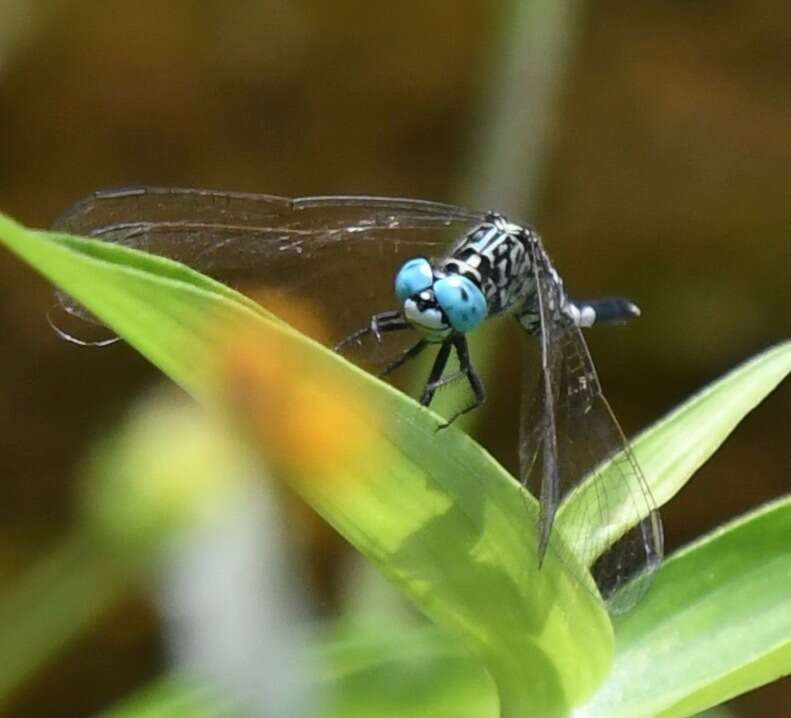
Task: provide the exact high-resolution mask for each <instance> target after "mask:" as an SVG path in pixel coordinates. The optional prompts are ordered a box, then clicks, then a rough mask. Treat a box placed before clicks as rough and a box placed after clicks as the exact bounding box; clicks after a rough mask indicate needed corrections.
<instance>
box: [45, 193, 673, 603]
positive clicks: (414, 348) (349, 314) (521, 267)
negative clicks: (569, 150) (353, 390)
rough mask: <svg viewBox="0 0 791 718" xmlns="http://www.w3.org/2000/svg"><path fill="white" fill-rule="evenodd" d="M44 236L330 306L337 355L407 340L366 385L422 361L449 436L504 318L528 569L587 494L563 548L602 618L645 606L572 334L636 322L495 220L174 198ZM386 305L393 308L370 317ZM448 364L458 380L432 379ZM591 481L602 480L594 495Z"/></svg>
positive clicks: (630, 531)
mask: <svg viewBox="0 0 791 718" xmlns="http://www.w3.org/2000/svg"><path fill="white" fill-rule="evenodd" d="M56 228H57V229H61V230H65V231H68V232H71V233H74V234H81V235H85V236H88V237H93V238H98V239H102V240H105V241H110V242H115V243H119V244H123V245H127V246H132V247H135V248H138V249H142V250H147V251H149V252H152V253H154V254H161V255H164V256H167V257H170V258H171V259H175V260H178V261H182V262H184V263H185V264H188V265H190V266H192V267H194V268H196V269H198V270H201V271H204V272H206V273H208V274H210V275H214V276H216V277H218V278H221V279H224V280H226V281H230V282H232V283H236V284H244V283H245V282H254V283H255V284H258V285H264V286H267V287H268V288H269V289H272V290H276V291H278V292H280V293H281V294H282V295H283V296H286V297H287V296H289V295H294V294H297V293H298V294H300V295H304V296H305V297H306V298H308V299H311V298H312V299H314V300H316V301H319V302H323V303H325V304H326V303H327V302H328V301H331V302H332V314H333V317H334V318H335V319H336V328H337V330H338V336H337V338H336V345H335V346H336V349H338V350H341V351H344V350H346V349H348V348H350V347H352V346H354V345H355V344H358V343H360V342H362V341H363V340H365V339H368V340H370V339H371V338H373V340H374V343H375V344H380V343H381V342H382V340H383V337H384V336H385V335H387V336H392V335H399V336H407V335H411V337H412V339H411V341H410V343H409V344H402V345H401V347H400V348H399V350H398V352H397V353H396V354H395V355H393V356H391V357H390V358H389V361H387V362H386V363H385V365H384V367H383V368H382V369H381V371H380V373H381V374H385V375H386V374H390V373H391V372H393V371H394V370H395V369H396V368H398V367H400V366H402V365H403V364H405V363H406V362H408V361H409V360H410V359H412V358H414V357H415V356H417V355H418V354H420V353H422V352H424V351H425V350H427V349H429V348H436V356H435V359H434V362H433V366H432V368H431V371H430V374H429V377H428V381H427V382H426V384H425V386H424V389H423V391H422V393H421V395H420V402H421V403H422V404H424V405H429V404H431V402H432V400H433V399H434V397H435V394H436V392H437V391H438V390H439V389H441V388H443V387H444V386H446V385H448V384H449V383H451V382H452V381H455V380H458V379H462V380H466V382H467V383H468V384H469V387H470V388H471V390H472V392H471V397H472V401H470V402H469V403H468V404H466V405H465V406H463V407H461V408H460V409H458V410H456V411H455V412H453V413H452V414H451V416H450V417H449V420H448V421H449V422H452V421H453V420H454V419H455V418H457V417H458V416H459V415H460V414H462V413H465V412H467V411H469V410H471V409H474V408H475V407H477V406H478V405H479V404H480V403H481V402H482V401H483V400H484V397H485V390H484V385H483V383H482V381H481V380H480V378H479V377H478V375H477V373H476V371H475V367H474V363H473V359H472V357H471V356H470V352H469V348H468V344H467V334H468V333H469V332H471V331H473V330H474V329H476V327H478V326H479V325H480V324H481V323H482V322H484V321H486V320H487V319H489V318H491V317H495V316H497V315H510V316H512V317H513V318H514V319H515V320H516V322H515V326H519V327H521V330H522V331H525V332H527V333H528V334H529V335H532V336H534V337H535V338H536V339H537V340H538V344H539V347H540V357H541V358H540V365H539V368H538V383H537V388H536V391H535V392H534V394H533V396H532V398H530V397H527V398H526V399H525V400H524V402H523V403H524V406H523V408H522V412H521V413H522V418H521V422H520V441H519V444H520V479H521V480H522V481H523V482H524V483H525V485H527V487H528V488H529V489H530V490H531V491H532V492H533V493H534V494H535V495H536V496H537V497H538V499H539V502H540V516H539V527H538V537H539V538H538V552H539V557H540V559H543V557H544V554H545V552H546V551H547V548H548V546H549V544H550V537H551V535H552V528H553V525H554V523H555V517H556V514H557V513H558V511H559V510H561V511H562V504H563V501H564V499H566V498H567V497H568V496H569V494H570V493H571V492H574V491H584V490H587V492H588V500H587V501H582V502H577V503H578V504H580V505H581V506H583V507H584V508H583V509H581V510H583V511H584V512H585V514H586V515H585V516H584V517H577V522H578V523H579V522H582V523H584V524H585V525H586V526H587V527H588V528H589V530H586V531H584V532H583V533H579V532H578V533H577V542H578V545H575V546H573V547H572V548H573V549H574V550H575V551H578V552H579V553H580V554H582V556H583V557H584V559H585V560H586V561H588V562H590V563H592V564H593V573H594V577H595V578H596V581H597V584H598V586H599V589H600V591H601V593H602V594H603V595H604V597H605V598H607V599H608V600H609V603H610V606H611V610H614V611H622V610H626V609H628V608H629V607H630V606H631V605H633V604H634V603H635V602H636V601H637V600H638V599H639V598H640V596H641V595H642V594H643V592H644V591H645V590H646V588H647V586H648V585H649V583H650V577H651V575H652V574H653V572H654V571H655V570H656V568H657V566H658V565H659V563H660V561H661V559H662V553H663V539H662V525H661V522H660V519H659V514H658V512H657V510H656V507H655V505H654V502H653V499H652V497H651V493H650V491H649V489H648V486H647V484H646V481H645V479H644V477H643V474H642V472H641V470H640V467H639V465H638V463H637V461H636V460H635V457H634V455H633V453H632V451H631V449H630V447H629V444H628V442H627V441H626V439H625V438H624V434H623V432H622V431H621V428H620V426H619V425H618V422H617V421H616V419H615V417H614V415H613V413H612V411H611V409H610V407H609V404H608V403H607V401H606V399H605V398H604V396H603V394H602V391H601V387H600V384H599V380H598V377H597V374H596V370H595V368H594V365H593V362H592V361H591V358H590V354H589V352H588V348H587V345H586V343H585V340H584V338H583V336H582V332H581V328H582V327H590V326H593V325H597V324H604V323H611V322H623V321H626V320H629V319H631V318H633V317H635V316H637V315H638V314H639V311H638V309H637V307H636V306H635V305H634V304H633V303H632V302H630V301H629V300H626V299H621V298H607V299H596V300H590V301H578V300H573V299H571V298H570V297H569V296H568V294H567V293H566V291H565V288H564V285H563V281H562V279H561V278H560V275H559V274H558V273H557V271H556V270H555V268H554V267H553V266H552V263H551V262H550V260H549V257H548V256H547V253H546V251H545V250H544V247H543V244H542V241H541V238H540V237H539V235H538V234H537V233H536V232H535V231H534V230H532V229H531V228H529V227H526V226H523V225H520V224H515V223H513V222H510V221H509V220H507V219H506V218H504V217H503V216H501V215H499V214H496V213H491V212H489V213H483V212H476V211H472V210H467V209H463V208H460V207H456V206H453V205H447V204H438V203H433V202H424V201H420V200H413V199H393V198H382V197H351V196H349V197H346V196H337V197H305V198H300V199H287V198H282V197H273V196H268V195H258V194H241V193H230V192H214V191H208V190H192V189H173V188H136V189H124V190H115V191H105V192H98V193H96V194H94V195H91V196H90V197H88V198H86V199H84V200H83V201H81V202H79V203H78V204H76V205H75V206H74V207H73V208H71V209H70V210H69V211H68V212H66V213H65V214H64V215H63V216H62V217H61V218H60V219H59V220H58V222H57V223H56ZM394 280H395V298H394V299H393V300H388V297H389V296H392V293H393V281H394ZM396 300H397V302H398V305H397V306H395V307H393V306H392V305H391V308H388V307H387V305H386V304H384V303H385V302H388V301H393V303H394V304H395V301H396ZM65 306H66V308H67V310H70V311H72V312H78V311H79V310H77V309H76V308H75V307H74V305H73V304H69V303H68V301H67V302H66V304H65ZM452 353H455V355H456V357H457V359H458V370H457V371H454V372H451V373H450V374H446V367H447V365H448V361H449V359H450V357H451V354H452ZM596 472H598V473H599V474H607V475H608V480H607V481H601V482H598V483H597V482H596V481H592V480H591V476H592V475H593V474H594V473H596ZM602 537H603V538H602Z"/></svg>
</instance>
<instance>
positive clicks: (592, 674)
mask: <svg viewBox="0 0 791 718" xmlns="http://www.w3.org/2000/svg"><path fill="white" fill-rule="evenodd" d="M0 241H3V242H4V243H5V244H6V246H8V247H9V248H10V249H11V250H12V251H14V252H15V253H16V254H18V255H19V256H20V257H22V258H23V259H25V260H26V261H28V262H29V263H30V264H31V265H32V266H33V267H35V268H36V269H37V270H38V271H40V272H42V273H43V274H45V275H46V276H47V277H49V278H50V279H51V280H52V281H54V282H56V283H57V284H58V285H59V286H60V287H61V288H63V289H64V290H65V291H67V292H68V293H69V294H71V295H72V296H73V297H74V298H75V299H77V300H78V301H79V302H80V303H81V304H83V305H84V306H85V307H87V308H88V309H89V310H90V311H91V312H93V313H94V314H95V315H96V316H98V317H99V318H100V319H102V321H104V322H105V323H107V324H108V325H109V326H110V327H112V328H113V329H114V330H115V331H117V332H118V333H119V334H120V335H121V336H122V337H124V338H125V339H126V340H127V341H128V342H129V343H130V344H131V345H132V346H134V347H135V348H137V349H138V350H139V351H140V352H141V353H143V354H144V355H145V356H146V357H148V358H149V359H150V360H151V361H152V362H153V363H154V364H156V365H157V366H158V367H159V368H160V369H162V371H163V372H165V373H166V374H167V375H168V376H170V377H171V378H172V379H173V380H174V381H176V382H178V383H179V384H181V385H182V386H184V387H185V388H187V389H188V390H189V391H190V392H192V393H193V395H195V396H197V397H200V398H201V399H202V400H205V401H208V402H210V403H213V402H216V401H220V402H221V403H222V402H224V401H225V400H226V399H227V397H225V396H223V394H222V392H223V386H222V383H221V382H218V380H217V366H218V364H222V362H223V361H224V359H225V356H224V353H223V352H224V349H225V344H226V343H227V340H228V338H229V334H228V328H229V327H240V326H249V325H253V326H255V327H256V330H258V331H260V333H261V335H262V336H263V337H264V338H265V341H266V342H267V343H268V344H269V345H270V346H271V351H270V352H269V353H270V354H271V355H272V356H274V357H278V356H288V357H295V360H294V362H293V363H294V365H295V367H297V368H298V369H299V371H297V372H296V374H295V376H294V377H291V379H289V377H288V376H283V377H282V381H283V382H287V381H290V380H293V381H295V382H297V381H299V379H300V377H301V376H307V377H309V378H313V377H320V382H318V385H317V386H319V388H318V389H317V388H316V386H313V387H312V388H311V391H312V392H313V393H312V394H310V399H311V400H312V401H313V400H317V399H320V400H322V401H324V400H325V399H326V397H325V396H324V395H323V393H322V390H321V388H320V387H321V386H324V385H325V384H326V386H332V385H333V384H334V383H335V382H341V383H343V385H344V386H346V387H347V392H348V395H349V396H350V397H354V398H356V397H368V398H369V399H370V401H371V403H372V405H373V406H374V408H375V410H376V412H377V415H378V416H379V417H381V421H380V422H379V423H378V426H379V430H378V435H377V439H376V441H375V442H372V443H371V445H370V446H369V447H367V451H366V453H365V457H363V458H364V460H363V459H360V460H351V461H349V463H348V466H347V467H345V468H344V472H345V480H344V481H343V482H337V481H336V482H334V483H333V482H332V481H324V480H322V479H323V478H324V477H323V476H322V475H321V472H320V471H318V472H317V475H316V477H315V478H316V480H314V481H305V480H303V481H301V482H299V483H298V484H296V488H297V489H298V490H299V491H300V492H301V493H302V495H303V496H304V497H305V498H306V500H307V501H308V502H309V503H311V504H312V505H313V506H314V508H316V510H317V511H319V513H321V514H322V515H323V516H324V517H325V518H326V519H327V520H328V521H329V522H330V523H331V524H332V525H333V526H334V527H335V528H336V529H337V530H338V531H339V532H340V533H341V534H342V535H344V536H345V537H346V538H347V539H348V540H349V541H350V542H351V543H352V544H353V545H355V546H356V547H357V548H358V549H359V550H360V551H361V552H362V553H364V554H365V555H366V556H367V557H368V558H370V559H371V560H372V561H374V562H375V563H376V564H377V565H378V566H379V568H380V569H381V570H382V571H383V572H384V574H385V575H386V576H388V577H389V579H390V580H391V581H392V582H393V583H395V584H396V585H397V586H399V587H400V588H401V589H402V590H403V591H404V593H405V594H406V595H408V596H409V597H410V598H411V599H412V600H413V601H414V602H415V603H416V605H418V606H419V607H420V608H421V610H422V611H424V612H425V613H426V614H427V615H428V616H429V617H431V618H432V619H433V620H435V621H436V622H437V623H439V624H441V625H443V626H445V627H446V628H449V629H451V630H452V631H455V632H456V634H457V635H459V636H460V637H461V638H462V639H463V641H464V643H465V645H466V646H467V648H468V650H470V651H471V652H472V653H473V654H475V655H477V656H479V657H480V658H482V659H483V661H484V663H485V665H486V667H487V669H488V670H489V672H490V673H491V674H492V676H493V677H494V679H495V682H496V684H497V687H498V691H499V696H500V700H501V710H502V712H503V714H504V715H520V716H521V715H528V714H531V715H541V716H547V717H551V716H555V715H564V714H566V713H567V712H568V710H569V709H570V707H571V706H573V705H575V704H578V703H580V702H581V701H582V700H583V699H584V698H585V697H586V696H588V695H590V694H591V693H592V692H593V690H594V689H595V688H596V686H597V685H599V684H600V682H601V681H602V680H603V678H604V676H605V675H606V673H607V670H608V666H609V664H610V661H611V656H612V650H613V644H612V641H613V639H612V630H611V624H610V622H609V619H608V616H607V614H606V610H605V608H604V606H603V604H602V603H601V601H599V600H598V599H597V598H596V597H595V596H594V595H593V593H592V592H590V591H589V590H586V589H585V588H583V587H582V585H581V584H580V581H579V579H578V578H575V577H574V575H572V574H571V573H570V572H569V569H568V567H569V566H574V561H573V558H571V557H568V556H567V557H566V558H565V559H564V561H560V560H558V559H557V557H556V556H555V555H550V556H549V557H548V558H547V560H546V561H545V562H544V564H543V567H542V568H541V569H540V570H539V568H538V561H537V554H536V534H535V526H536V512H537V507H536V504H535V501H533V500H532V499H531V498H530V497H528V496H526V495H525V493H524V492H522V491H521V489H520V488H519V487H518V485H517V484H516V482H515V481H514V480H513V478H512V477H511V476H509V475H508V474H507V473H506V472H505V471H504V470H503V469H502V468H501V467H500V466H499V465H498V464H497V463H496V462H495V461H494V460H493V459H492V458H491V457H490V456H489V455H488V454H487V453H486V452H485V451H483V450H482V449H481V448H480V447H479V446H478V445H477V444H475V443H474V442H473V441H472V440H471V439H469V437H467V436H466V435H465V434H463V433H462V432H461V431H459V430H457V429H455V428H453V427H451V428H450V429H448V430H445V431H442V432H439V433H438V432H437V431H436V427H437V418H436V416H435V415H433V414H432V413H431V412H428V411H426V410H425V409H423V408H421V407H420V406H419V405H417V404H416V403H415V402H414V401H413V400H411V399H410V398H408V397H406V396H404V395H403V394H401V393H400V392H397V391H396V390H394V389H392V388H391V387H389V386H388V385H386V384H384V383H382V382H379V381H378V380H376V379H374V378H373V377H371V376H369V375H367V374H365V373H364V372H361V371H359V370H357V369H355V368H354V367H353V366H351V365H350V364H348V363H347V362H345V361H344V360H342V359H341V358H339V357H337V356H336V355H335V354H333V353H332V352H330V351H329V350H327V349H325V348H324V347H321V346H320V345H318V344H316V343H314V342H312V341H310V340H308V339H307V338H305V337H303V336H301V335H298V334H297V333H296V332H295V331H293V330H291V329H289V328H287V327H285V326H284V325H283V324H282V323H280V322H278V321H276V320H274V319H273V318H272V317H271V315H269V314H268V313H266V312H264V311H262V310H260V309H259V308H258V307H257V306H256V305H254V304H253V303H252V302H251V301H250V300H248V299H245V298H244V297H242V296H240V295H237V294H236V293H234V292H232V291H231V290H229V289H227V288H225V287H223V286H222V285H219V284H218V283H216V282H212V281H211V280H209V279H207V278H205V277H202V276H201V275H199V274H197V273H196V272H193V271H191V270H189V269H188V268H186V267H182V266H180V265H178V264H176V263H174V262H170V261H168V260H165V259H160V258H157V257H151V256H147V255H144V254H141V253H139V252H135V251H134V250H130V249H128V248H125V247H119V246H109V245H103V244H100V243H97V242H95V241H91V240H83V239H80V238H71V237H67V236H65V235H59V234H48V233H43V232H31V231H26V230H24V229H23V228H22V227H20V226H19V225H17V224H15V223H13V222H12V221H11V220H9V219H7V218H2V217H0ZM276 388H277V386H276V385H275V384H273V385H272V387H271V389H272V391H273V392H274V391H275V390H276ZM297 393H298V391H297ZM281 418H282V417H278V418H277V421H275V422H269V423H270V424H278V423H282V421H280V419H281ZM329 428H330V429H331V430H332V431H333V435H334V436H338V437H341V438H343V437H344V436H345V434H346V433H348V432H347V427H346V426H345V425H334V426H330V427H329ZM303 448H307V449H310V448H311V447H309V446H307V447H303ZM293 453H295V454H297V453H299V452H297V451H294V452H293ZM294 458H295V459H299V458H301V457H294ZM335 478H337V477H335ZM577 574H578V575H580V576H582V577H583V580H584V576H585V574H584V572H583V570H582V569H581V568H579V567H577Z"/></svg>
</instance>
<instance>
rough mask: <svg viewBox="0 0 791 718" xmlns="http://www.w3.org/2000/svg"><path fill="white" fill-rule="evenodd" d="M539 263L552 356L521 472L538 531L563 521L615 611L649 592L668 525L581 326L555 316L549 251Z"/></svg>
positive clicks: (545, 533) (546, 343) (530, 417)
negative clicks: (536, 505) (535, 505)
mask: <svg viewBox="0 0 791 718" xmlns="http://www.w3.org/2000/svg"><path fill="white" fill-rule="evenodd" d="M537 265H538V266H537V269H536V284H537V289H538V291H537V296H538V308H539V309H540V310H541V319H542V325H544V326H546V329H545V330H544V332H543V334H542V337H541V338H542V348H543V351H544V353H545V354H546V357H547V358H546V362H545V363H544V365H543V366H542V368H541V372H540V374H541V377H540V379H539V391H538V394H537V396H538V397H539V399H538V400H534V402H533V404H532V408H531V409H530V411H528V412H523V414H524V415H525V416H526V417H527V418H526V419H525V424H523V429H522V441H523V451H524V453H525V460H524V461H523V464H522V466H523V471H524V472H525V473H524V474H523V479H524V480H525V481H526V483H527V484H528V486H529V488H531V490H532V491H533V492H534V493H536V495H537V496H539V498H540V501H541V518H540V526H539V536H540V537H545V538H544V541H545V542H549V534H550V532H551V530H552V526H553V524H557V525H558V526H559V528H560V530H561V531H562V533H563V534H564V537H565V538H566V540H567V541H568V542H569V543H570V548H571V550H572V551H573V552H574V554H575V556H576V557H577V558H578V559H579V560H580V561H581V562H582V563H583V564H584V565H589V566H591V567H592V573H593V576H594V579H595V580H596V584H597V586H598V588H599V591H600V593H601V594H602V596H603V597H604V598H605V600H606V601H607V603H608V606H609V608H610V610H611V611H612V612H614V613H620V612H623V611H626V610H628V609H629V608H631V607H632V606H633V605H634V604H635V603H636V602H637V601H638V600H639V599H640V597H641V596H642V595H643V593H644V592H645V591H646V590H647V589H648V587H649V585H650V580H651V576H652V575H653V573H654V572H655V570H656V569H657V567H658V566H659V563H660V562H661V560H662V554H663V537H662V525H661V522H660V519H659V514H658V512H657V510H656V506H655V504H654V501H653V498H652V496H651V493H650V490H649V488H648V485H647V483H646V481H645V478H644V477H643V474H642V471H641V470H640V466H639V465H638V463H637V461H636V460H635V457H634V454H633V453H632V451H631V449H630V448H629V444H628V442H627V441H626V438H625V437H624V434H623V432H622V430H621V428H620V426H619V425H618V422H617V420H616V419H615V416H614V415H613V413H612V410H611V409H610V406H609V404H608V403H607V400H606V399H605V398H604V396H603V394H602V391H601V386H600V384H599V379H598V376H597V374H596V369H595V367H594V365H593V362H592V361H591V358H590V353H589V351H588V347H587V345H586V343H585V339H584V337H583V336H582V332H581V331H580V329H579V328H578V327H574V326H568V325H567V324H564V323H563V322H559V321H553V316H552V315H553V313H554V311H555V307H557V306H558V302H559V301H560V299H561V297H560V292H559V289H558V287H557V286H556V284H555V283H554V282H553V281H552V279H551V276H550V274H549V271H548V267H547V266H546V259H545V257H544V258H542V261H540V262H538V263H537ZM542 265H544V266H543V267H542ZM542 387H543V388H542ZM539 412H540V414H541V416H538V417H537V416H536V415H537V414H538V413H539ZM531 452H532V454H533V461H532V462H531V461H530V458H529V457H530V454H531ZM547 483H549V484H550V486H549V487H547V486H545V485H546V484H547ZM539 485H540V488H538V487H539ZM556 518H557V521H555V519H556Z"/></svg>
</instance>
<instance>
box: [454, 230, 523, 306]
mask: <svg viewBox="0 0 791 718" xmlns="http://www.w3.org/2000/svg"><path fill="white" fill-rule="evenodd" d="M535 251H536V237H535V235H534V233H533V232H532V231H531V230H529V229H526V228H524V227H521V226H520V225H517V224H512V223H511V222H508V221H507V220H506V219H505V218H504V217H502V216H500V215H496V214H491V215H489V216H488V217H487V220H486V221H485V222H484V223H482V224H480V225H478V226H477V227H475V228H474V229H473V230H472V231H470V232H469V233H468V234H467V236H466V237H465V238H464V239H463V240H462V241H461V242H460V243H459V244H458V245H457V246H456V247H455V248H454V249H453V251H452V252H451V253H450V254H449V255H448V256H447V257H446V258H445V259H443V260H442V261H441V262H440V264H439V270H440V272H441V273H447V274H461V275H462V276H465V277H467V278H468V279H470V280H471V281H472V282H474V283H475V284H476V285H477V286H478V287H479V288H480V290H481V291H482V292H483V295H484V297H486V303H487V306H488V309H489V316H492V315H495V314H500V313H502V312H508V311H516V310H518V309H519V308H520V307H521V306H523V305H524V304H525V302H526V301H527V302H528V303H529V298H530V295H531V294H534V293H535V282H534V279H533V271H532V270H533V257H534V256H535V255H534V252H535Z"/></svg>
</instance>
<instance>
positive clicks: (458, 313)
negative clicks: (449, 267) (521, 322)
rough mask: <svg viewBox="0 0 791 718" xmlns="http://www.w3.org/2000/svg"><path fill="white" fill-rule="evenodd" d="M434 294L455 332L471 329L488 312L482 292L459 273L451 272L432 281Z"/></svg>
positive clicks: (484, 317)
mask: <svg viewBox="0 0 791 718" xmlns="http://www.w3.org/2000/svg"><path fill="white" fill-rule="evenodd" d="M434 295H435V296H436V298H437V302H438V303H439V305H440V307H442V310H443V311H444V312H445V315H446V316H447V317H448V321H449V322H450V325H451V326H452V327H453V328H454V329H455V330H456V331H457V332H469V331H472V330H473V329H475V327H477V326H478V325H479V324H480V323H481V322H482V321H483V320H484V319H486V315H487V314H488V312H489V310H488V307H487V305H486V298H485V297H484V296H483V292H481V290H480V289H478V287H477V286H476V285H475V283H474V282H472V281H471V280H469V279H467V277H464V276H462V275H460V274H451V275H449V276H447V277H443V278H442V279H439V280H437V281H436V282H434Z"/></svg>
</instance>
